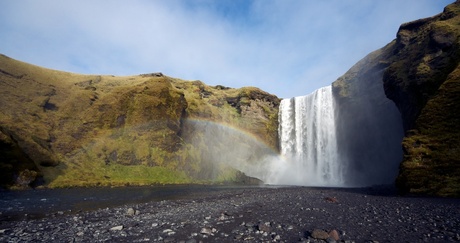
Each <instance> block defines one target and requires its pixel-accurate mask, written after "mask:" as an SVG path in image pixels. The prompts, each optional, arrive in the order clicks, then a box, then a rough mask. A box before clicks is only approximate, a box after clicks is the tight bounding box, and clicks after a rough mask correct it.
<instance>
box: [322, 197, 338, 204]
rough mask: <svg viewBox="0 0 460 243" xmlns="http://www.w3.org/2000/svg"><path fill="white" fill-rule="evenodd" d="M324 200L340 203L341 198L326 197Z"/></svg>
mask: <svg viewBox="0 0 460 243" xmlns="http://www.w3.org/2000/svg"><path fill="white" fill-rule="evenodd" d="M324 200H326V201H327V202H331V203H338V202H339V200H337V198H336V197H326V198H324Z"/></svg>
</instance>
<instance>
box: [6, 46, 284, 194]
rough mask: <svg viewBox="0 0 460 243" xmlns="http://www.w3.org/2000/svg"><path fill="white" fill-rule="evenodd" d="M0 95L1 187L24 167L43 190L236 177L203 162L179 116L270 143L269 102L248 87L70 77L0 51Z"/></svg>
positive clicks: (202, 149)
mask: <svg viewBox="0 0 460 243" xmlns="http://www.w3.org/2000/svg"><path fill="white" fill-rule="evenodd" d="M0 96H1V98H0V110H1V111H2V113H1V116H0V131H1V133H0V158H1V159H2V160H1V161H0V167H1V168H6V169H5V170H2V172H1V173H2V174H1V176H2V177H3V178H4V180H3V181H2V182H1V186H7V187H10V186H13V185H15V184H18V183H19V179H17V178H19V177H18V175H20V174H21V173H22V172H21V171H24V170H26V169H27V170H28V171H36V172H38V173H22V174H21V175H30V176H29V177H34V176H36V177H37V178H29V179H31V181H34V180H35V182H39V181H40V180H39V177H42V178H43V180H44V183H45V184H44V185H45V186H49V187H69V186H94V185H101V186H107V185H112V186H119V185H125V184H130V185H145V184H157V183H162V184H177V183H180V184H182V183H223V182H224V181H232V182H236V181H237V180H240V179H242V177H241V174H240V172H238V171H236V170H234V169H229V167H228V166H224V165H216V164H215V163H214V161H212V160H206V159H204V156H205V155H206V154H207V153H210V152H212V151H210V150H212V147H209V144H207V143H206V141H205V139H206V138H204V137H203V134H200V132H201V133H202V132H203V131H198V130H197V129H196V128H195V127H193V123H188V122H187V120H188V119H192V120H193V119H199V120H207V121H210V122H215V123H219V124H227V125H229V126H234V127H237V128H238V129H241V130H245V131H247V132H249V133H252V136H258V137H259V138H261V139H262V140H264V141H267V142H268V144H269V146H271V147H273V148H276V146H277V142H276V141H277V130H276V129H273V128H275V127H276V128H277V113H278V104H279V100H278V98H276V97H275V96H273V95H270V94H268V93H265V92H263V91H261V90H259V89H256V88H242V89H231V88H227V87H223V86H216V87H212V86H207V85H205V84H204V83H202V82H200V81H193V82H190V81H183V80H180V79H174V78H170V77H167V76H163V75H162V74H143V75H138V76H125V77H115V76H100V75H79V74H73V73H66V72H60V71H54V70H49V69H45V68H41V67H37V66H33V65H30V64H27V63H23V62H20V61H16V60H13V59H11V58H8V57H6V56H3V55H2V56H0ZM248 112H249V113H248ZM260 125H262V126H261V127H259V126H260ZM266 128H270V129H266ZM187 136H188V137H192V136H193V137H195V138H196V139H195V140H196V141H198V140H199V138H200V137H201V138H202V139H201V142H197V143H195V140H194V141H191V140H190V139H187ZM192 142H193V143H192ZM11 148H14V149H13V150H11ZM10 151H13V152H10ZM208 171H211V172H212V173H211V172H208ZM21 181H22V182H23V183H26V182H27V180H21ZM24 181H25V182H24ZM27 184H28V183H26V185H27ZM31 185H32V183H31Z"/></svg>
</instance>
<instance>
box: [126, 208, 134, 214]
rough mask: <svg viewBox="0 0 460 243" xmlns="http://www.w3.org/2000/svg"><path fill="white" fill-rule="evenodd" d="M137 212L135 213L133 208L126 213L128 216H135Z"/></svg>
mask: <svg viewBox="0 0 460 243" xmlns="http://www.w3.org/2000/svg"><path fill="white" fill-rule="evenodd" d="M135 213H136V212H135V211H134V209H133V208H128V210H127V211H126V215H128V216H134V214H135Z"/></svg>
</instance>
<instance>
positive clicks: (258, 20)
mask: <svg viewBox="0 0 460 243" xmlns="http://www.w3.org/2000/svg"><path fill="white" fill-rule="evenodd" d="M452 2H454V1H453V0H404V1H401V0H385V1H384V0H373V1H371V0H347V1H343V0H321V1H319V0H318V1H313V0H254V1H249V0H233V1H231V0H214V1H211V0H195V1H192V0H162V1H160V0H157V1H155V0H152V1H149V0H131V1H121V0H120V1H117V0H113V1H102V0H69V1H59V0H41V1H35V0H15V1H7V0H5V1H0V53H2V54H5V55H7V56H10V57H12V58H15V59H18V60H21V61H25V62H29V63H32V64H36V65H39V66H43V67H47V68H52V69H57V70H62V71H69V72H76V73H84V74H113V75H136V74H141V73H150V72H163V73H164V74H165V75H168V76H172V77H177V78H181V79H186V80H201V81H203V82H205V83H207V84H210V85H217V84H221V85H225V86H230V87H235V88H238V87H242V86H256V87H259V88H261V89H263V90H265V91H267V92H270V93H273V94H275V95H277V96H279V97H281V98H288V97H293V96H300V95H306V94H309V93H311V92H312V91H314V90H315V89H317V88H320V87H323V86H326V85H329V84H330V83H332V82H333V81H335V80H336V79H337V78H338V77H340V76H341V75H342V74H344V73H345V72H346V71H347V70H348V69H349V68H351V66H352V65H353V64H355V63H356V62H357V61H359V60H360V59H361V58H363V57H364V56H365V55H366V54H368V53H369V52H371V51H374V50H376V49H379V48H381V47H383V46H384V45H385V44H387V43H388V42H390V41H391V40H393V39H394V38H395V36H396V32H397V30H398V28H399V26H400V25H401V23H404V22H408V21H412V20H416V19H419V18H424V17H430V16H433V15H435V14H438V13H440V12H442V10H443V8H444V7H445V6H446V5H447V4H449V3H452Z"/></svg>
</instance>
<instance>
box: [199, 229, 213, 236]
mask: <svg viewBox="0 0 460 243" xmlns="http://www.w3.org/2000/svg"><path fill="white" fill-rule="evenodd" d="M200 233H201V234H203V235H211V234H212V229H211V228H208V227H204V228H202V229H201V231H200Z"/></svg>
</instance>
